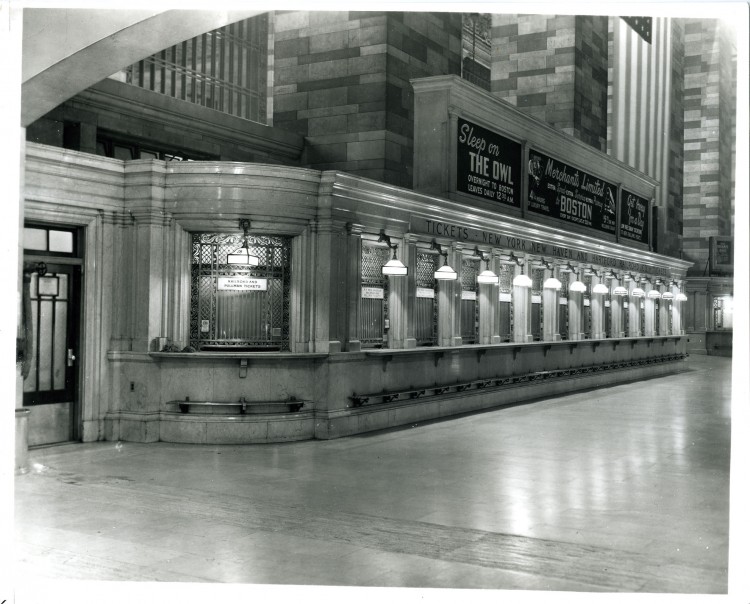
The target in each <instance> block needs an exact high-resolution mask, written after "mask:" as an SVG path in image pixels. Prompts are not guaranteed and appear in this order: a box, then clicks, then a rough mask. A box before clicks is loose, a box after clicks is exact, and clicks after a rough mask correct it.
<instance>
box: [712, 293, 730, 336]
mask: <svg viewBox="0 0 750 604" xmlns="http://www.w3.org/2000/svg"><path fill="white" fill-rule="evenodd" d="M713 313H714V315H713V320H714V329H717V330H719V329H733V328H734V299H733V297H732V296H716V297H715V298H714V299H713Z"/></svg>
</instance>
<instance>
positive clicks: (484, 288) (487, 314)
mask: <svg viewBox="0 0 750 604" xmlns="http://www.w3.org/2000/svg"><path fill="white" fill-rule="evenodd" d="M494 264H495V260H494V259H490V262H489V263H487V266H488V267H489V268H490V270H492V271H493V272H494V273H495V274H497V271H496V270H495V266H494ZM484 266H485V264H484V261H483V260H482V261H480V263H479V272H482V271H483V270H484ZM477 289H478V290H479V293H478V295H477V304H479V343H480V344H494V343H496V342H493V338H495V337H496V336H495V334H496V333H497V327H496V326H495V324H496V316H495V314H496V313H495V310H496V307H497V304H498V301H497V298H498V293H497V292H498V289H499V286H498V285H497V284H496V283H479V284H478V287H477ZM496 341H499V337H497V339H496Z"/></svg>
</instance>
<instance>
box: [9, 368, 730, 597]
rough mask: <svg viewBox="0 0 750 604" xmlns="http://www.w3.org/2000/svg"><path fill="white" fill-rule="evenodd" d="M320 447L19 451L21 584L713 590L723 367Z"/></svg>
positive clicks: (724, 547) (719, 572)
mask: <svg viewBox="0 0 750 604" xmlns="http://www.w3.org/2000/svg"><path fill="white" fill-rule="evenodd" d="M688 366H689V368H690V370H689V371H687V372H685V373H682V374H680V375H675V376H670V377H666V378H660V379H653V380H647V381H643V382H638V383H634V384H626V385H618V386H613V387H610V388H602V389H597V390H592V391H588V392H585V393H579V394H575V395H570V396H562V397H557V398H552V399H546V400H542V401H538V402H534V403H530V404H525V405H517V406H511V407H506V408H501V409H497V410H493V411H489V412H484V413H477V414H472V415H466V416H462V417H459V418H455V419H450V420H443V421H436V422H431V423H425V424H420V425H414V426H408V427H406V428H401V429H397V430H390V431H384V432H378V433H373V434H367V435H362V436H356V437H350V438H344V439H340V440H333V441H309V442H301V443H290V444H282V445H249V446H200V445H174V444H166V443H156V444H133V443H107V442H102V443H92V444H78V445H65V446H61V447H51V448H44V449H36V450H32V451H31V453H30V456H31V468H32V469H31V471H30V472H29V473H28V474H25V475H21V476H17V478H16V485H15V488H16V494H15V501H16V506H15V514H16V516H15V526H16V532H15V537H16V581H17V584H18V585H19V586H20V589H21V592H22V591H23V586H24V585H32V584H33V582H34V581H36V580H42V579H45V580H46V579H55V580H67V579H84V580H117V581H127V582H130V581H139V582H143V581H160V582H161V581H166V582H199V583H206V582H220V583H253V584H258V583H262V584H286V585H289V584H297V585H337V586H340V585H348V586H395V587H418V588H431V587H441V588H490V589H509V590H510V589H512V590H558V591H581V592H675V593H716V594H718V593H725V592H726V591H727V560H728V553H727V552H728V523H729V466H730V464H729V461H730V448H729V447H730V372H731V360H730V359H724V358H718V357H691V358H690V361H689V363H688Z"/></svg>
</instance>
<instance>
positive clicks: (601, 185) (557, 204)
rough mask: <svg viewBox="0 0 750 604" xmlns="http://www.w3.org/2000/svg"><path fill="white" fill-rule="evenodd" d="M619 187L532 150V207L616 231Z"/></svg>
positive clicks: (567, 218)
mask: <svg viewBox="0 0 750 604" xmlns="http://www.w3.org/2000/svg"><path fill="white" fill-rule="evenodd" d="M616 199H617V187H616V186H615V185H613V184H612V183H610V182H607V181H605V180H602V179H601V178H598V177H596V176H592V175H591V174H589V173H588V172H584V171H583V170H579V169H578V168H574V167H572V166H569V165H568V164H565V163H563V162H561V161H558V160H556V159H553V158H551V157H549V156H548V155H544V154H543V153H540V152H539V151H535V150H533V149H532V150H530V151H529V210H530V211H532V212H536V213H538V214H544V215H546V216H551V217H552V218H557V219H559V220H564V221H566V222H572V223H575V224H582V225H584V226H587V227H591V228H593V229H596V230H598V231H602V232H604V233H612V234H614V233H615V229H616V226H617V223H616V215H615V211H616V208H617V202H616Z"/></svg>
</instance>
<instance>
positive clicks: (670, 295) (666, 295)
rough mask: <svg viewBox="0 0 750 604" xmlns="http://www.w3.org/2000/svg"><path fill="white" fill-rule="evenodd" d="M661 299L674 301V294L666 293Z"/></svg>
mask: <svg viewBox="0 0 750 604" xmlns="http://www.w3.org/2000/svg"><path fill="white" fill-rule="evenodd" d="M661 299H662V300H673V299H674V294H673V293H672V292H664V293H663V294H662V295H661Z"/></svg>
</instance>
